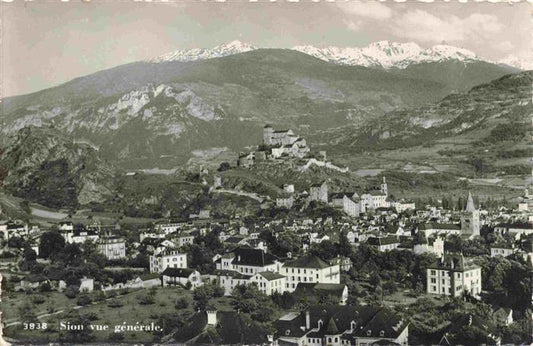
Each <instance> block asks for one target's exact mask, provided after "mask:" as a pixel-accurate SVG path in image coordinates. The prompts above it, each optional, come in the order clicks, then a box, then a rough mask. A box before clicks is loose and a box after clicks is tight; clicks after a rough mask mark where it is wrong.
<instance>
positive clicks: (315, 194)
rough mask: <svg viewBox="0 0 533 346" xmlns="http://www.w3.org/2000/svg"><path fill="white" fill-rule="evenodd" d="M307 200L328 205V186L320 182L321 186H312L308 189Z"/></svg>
mask: <svg viewBox="0 0 533 346" xmlns="http://www.w3.org/2000/svg"><path fill="white" fill-rule="evenodd" d="M309 200H311V201H318V202H323V203H328V184H327V182H325V181H324V182H322V183H321V184H313V185H311V187H310V189H309Z"/></svg>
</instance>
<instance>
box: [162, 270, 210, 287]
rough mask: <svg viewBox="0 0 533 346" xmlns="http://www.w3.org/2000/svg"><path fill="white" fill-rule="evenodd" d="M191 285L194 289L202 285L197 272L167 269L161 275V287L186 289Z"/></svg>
mask: <svg viewBox="0 0 533 346" xmlns="http://www.w3.org/2000/svg"><path fill="white" fill-rule="evenodd" d="M188 284H190V285H191V289H194V288H196V287H198V286H201V285H202V280H201V277H200V273H199V272H198V271H197V270H194V269H189V268H174V267H168V268H166V269H165V270H164V271H163V272H162V273H161V286H163V287H166V286H176V285H181V286H185V287H187V285H188Z"/></svg>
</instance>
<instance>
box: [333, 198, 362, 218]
mask: <svg viewBox="0 0 533 346" xmlns="http://www.w3.org/2000/svg"><path fill="white" fill-rule="evenodd" d="M331 204H332V205H333V207H335V208H341V209H342V211H343V212H345V213H346V214H347V215H349V216H351V217H358V216H359V215H360V214H361V213H364V207H363V206H362V204H361V202H360V199H359V196H358V195H357V193H345V192H340V193H335V194H333V195H332V196H331Z"/></svg>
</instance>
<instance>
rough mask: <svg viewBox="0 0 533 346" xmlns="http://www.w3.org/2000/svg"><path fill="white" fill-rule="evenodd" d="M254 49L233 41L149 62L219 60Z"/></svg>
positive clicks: (188, 50) (170, 54)
mask: <svg viewBox="0 0 533 346" xmlns="http://www.w3.org/2000/svg"><path fill="white" fill-rule="evenodd" d="M255 49H257V48H256V47H254V46H252V45H250V44H247V43H243V42H241V41H239V40H235V41H231V42H228V43H224V44H221V45H219V46H216V47H214V48H211V49H208V48H193V49H185V50H177V51H174V52H170V53H167V54H164V55H161V56H159V57H157V58H154V59H150V60H149V61H150V62H169V61H194V60H205V59H212V58H220V57H223V56H228V55H234V54H239V53H244V52H249V51H251V50H255Z"/></svg>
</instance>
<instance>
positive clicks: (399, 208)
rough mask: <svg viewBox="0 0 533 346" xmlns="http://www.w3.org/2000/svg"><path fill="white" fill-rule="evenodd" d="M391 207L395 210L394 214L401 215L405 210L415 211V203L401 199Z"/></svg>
mask: <svg viewBox="0 0 533 346" xmlns="http://www.w3.org/2000/svg"><path fill="white" fill-rule="evenodd" d="M392 207H393V208H394V209H396V212H398V213H403V212H404V211H406V210H415V209H416V204H415V202H412V201H408V200H405V199H401V200H399V201H396V202H393V203H392Z"/></svg>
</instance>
